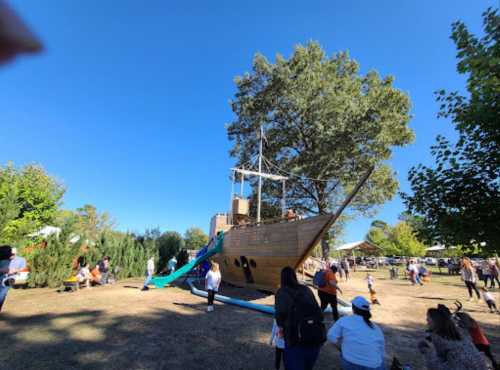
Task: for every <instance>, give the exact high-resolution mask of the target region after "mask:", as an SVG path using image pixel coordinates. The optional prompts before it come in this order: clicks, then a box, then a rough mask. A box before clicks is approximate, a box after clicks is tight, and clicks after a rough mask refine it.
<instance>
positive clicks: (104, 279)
mask: <svg viewBox="0 0 500 370" xmlns="http://www.w3.org/2000/svg"><path fill="white" fill-rule="evenodd" d="M109 260H110V258H109V257H108V256H104V258H103V259H102V260H101V261H99V262H98V263H97V265H98V266H99V272H100V273H101V284H102V285H104V284H108V283H109Z"/></svg>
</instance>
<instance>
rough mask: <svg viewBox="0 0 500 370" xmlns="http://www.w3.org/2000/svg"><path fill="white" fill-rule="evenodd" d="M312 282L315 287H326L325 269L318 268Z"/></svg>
mask: <svg viewBox="0 0 500 370" xmlns="http://www.w3.org/2000/svg"><path fill="white" fill-rule="evenodd" d="M313 284H314V286H315V287H318V288H324V287H326V271H325V270H319V271H317V272H316V273H315V274H314V277H313Z"/></svg>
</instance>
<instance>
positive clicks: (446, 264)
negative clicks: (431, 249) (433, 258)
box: [438, 258, 449, 268]
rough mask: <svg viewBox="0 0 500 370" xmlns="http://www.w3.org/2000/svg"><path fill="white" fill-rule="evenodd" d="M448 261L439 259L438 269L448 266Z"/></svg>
mask: <svg viewBox="0 0 500 370" xmlns="http://www.w3.org/2000/svg"><path fill="white" fill-rule="evenodd" d="M448 260H449V259H448V258H440V259H439V260H438V267H440V268H443V267H446V266H448Z"/></svg>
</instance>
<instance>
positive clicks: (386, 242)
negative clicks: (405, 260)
mask: <svg viewBox="0 0 500 370" xmlns="http://www.w3.org/2000/svg"><path fill="white" fill-rule="evenodd" d="M366 240H368V241H369V242H370V243H373V244H375V245H377V246H378V247H380V248H382V253H383V254H384V255H386V256H391V255H393V256H407V257H419V256H423V255H424V254H425V245H424V244H423V243H422V242H421V241H420V240H418V238H417V235H416V233H415V230H413V228H412V227H411V226H410V225H409V224H408V223H406V222H404V221H401V222H399V223H398V224H396V225H395V226H390V225H388V224H386V223H385V222H383V221H374V222H372V226H371V228H370V230H369V231H368V234H367V235H366Z"/></svg>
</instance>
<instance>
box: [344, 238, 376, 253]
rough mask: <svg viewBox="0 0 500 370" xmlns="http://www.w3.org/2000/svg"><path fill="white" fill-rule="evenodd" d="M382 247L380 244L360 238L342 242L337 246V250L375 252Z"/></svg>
mask: <svg viewBox="0 0 500 370" xmlns="http://www.w3.org/2000/svg"><path fill="white" fill-rule="evenodd" d="M380 249H381V248H380V247H379V246H377V245H375V244H372V243H370V242H369V241H366V240H360V241H357V242H352V243H347V244H342V245H339V246H338V247H336V248H335V250H336V251H339V252H353V251H360V252H375V251H378V250H380Z"/></svg>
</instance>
